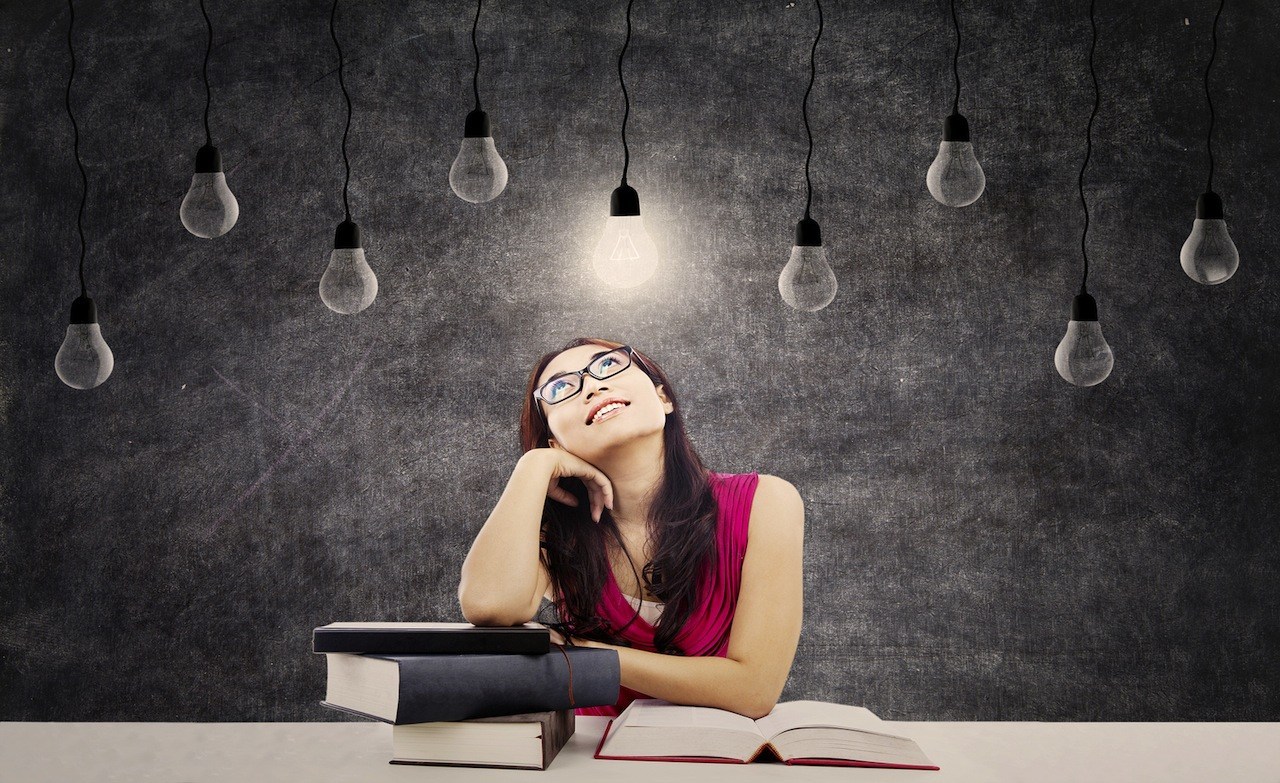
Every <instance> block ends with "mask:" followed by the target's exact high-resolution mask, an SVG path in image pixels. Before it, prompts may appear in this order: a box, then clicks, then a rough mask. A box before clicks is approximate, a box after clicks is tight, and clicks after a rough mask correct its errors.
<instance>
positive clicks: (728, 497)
mask: <svg viewBox="0 0 1280 783" xmlns="http://www.w3.org/2000/svg"><path fill="white" fill-rule="evenodd" d="M759 480H760V474H759V473H716V472H714V471H711V472H710V481H711V492H712V494H713V496H714V497H715V499H716V503H717V505H718V506H719V509H720V510H719V514H718V517H717V525H716V557H717V560H718V561H719V563H720V564H721V567H720V568H715V569H711V568H708V567H707V566H706V565H704V566H703V569H702V580H701V584H700V586H699V588H698V594H699V596H700V597H701V600H700V601H699V602H698V606H697V608H695V609H694V610H693V613H692V614H691V615H690V616H689V619H688V621H686V622H685V624H684V627H683V628H682V629H680V632H679V633H678V634H676V638H675V643H676V646H678V647H679V648H680V649H681V650H683V651H684V652H685V654H686V655H690V656H694V655H718V656H720V657H722V658H723V657H725V656H726V655H728V653H729V629H730V628H731V627H732V625H733V613H734V609H736V608H737V605H738V588H739V587H740V586H741V584H742V561H743V559H744V558H745V557H746V556H747V530H748V527H749V522H750V518H751V501H752V499H753V498H754V497H755V492H756V485H757V484H758V483H759ZM713 571H714V572H715V573H712V572H713ZM598 610H599V612H600V615H601V616H602V617H604V618H605V619H606V620H608V621H609V624H610V625H611V626H612V627H614V628H621V629H622V630H621V632H620V633H619V635H620V636H622V637H623V638H624V639H626V640H627V641H629V642H630V643H631V644H632V645H633V646H634V647H635V648H636V649H640V650H644V651H646V652H655V651H656V650H655V648H654V645H653V639H654V634H655V628H654V627H653V626H652V625H650V624H649V622H648V621H647V620H645V619H644V618H643V617H641V616H639V615H638V614H636V610H635V607H634V605H632V604H631V603H629V602H628V601H627V597H626V595H624V594H623V592H622V588H620V587H619V586H618V582H617V580H616V579H615V578H614V576H613V571H612V570H610V571H609V577H608V579H607V580H606V581H605V587H604V592H603V594H602V595H601V597H600V603H599V605H598ZM632 618H634V619H632ZM646 698H649V696H647V695H646V694H643V693H641V692H639V691H635V690H632V689H631V688H628V687H626V686H625V685H624V686H621V687H620V688H619V690H618V703H617V704H615V705H613V706H602V707H578V708H577V709H575V710H574V713H575V714H576V715H604V716H607V717H615V716H617V715H619V714H621V712H622V711H623V710H624V709H626V707H627V705H628V704H630V703H631V702H632V700H633V699H646Z"/></svg>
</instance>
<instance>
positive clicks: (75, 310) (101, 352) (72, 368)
mask: <svg viewBox="0 0 1280 783" xmlns="http://www.w3.org/2000/svg"><path fill="white" fill-rule="evenodd" d="M114 368H115V356H114V355H113V354H112V353H111V346H109V345H107V341H106V340H104V339H102V329H101V328H100V327H99V326H98V312H97V308H96V307H95V306H94V304H93V300H92V299H90V298H89V297H87V296H78V297H76V298H75V301H73V302H72V303H71V323H70V324H68V325H67V334H66V337H64V338H63V340H62V346H61V347H60V348H58V355H57V356H56V357H55V358H54V360H53V369H54V371H55V372H57V373H58V378H60V379H61V380H62V382H63V383H65V384H66V385H68V386H70V387H71V388H73V389H92V388H93V387H95V386H97V385H99V384H101V383H102V382H103V381H105V380H106V379H107V376H109V375H111V371H112V370H113V369H114Z"/></svg>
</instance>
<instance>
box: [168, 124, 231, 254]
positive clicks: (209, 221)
mask: <svg viewBox="0 0 1280 783" xmlns="http://www.w3.org/2000/svg"><path fill="white" fill-rule="evenodd" d="M178 215H179V216H180V217H181V218H182V225H184V226H186V228H187V231H190V232H191V233H192V234H195V235H196V236H198V237H202V238H204V239H213V238H214V237H220V236H222V235H223V234H225V233H227V232H228V231H230V230H231V227H232V226H234V225H235V224H236V218H238V217H240V204H239V203H238V202H237V201H236V197H235V195H233V194H232V193H231V189H230V188H228V187H227V177H226V175H225V174H223V173H222V156H221V155H220V154H219V153H218V148H217V147H211V146H209V145H207V144H206V145H205V146H203V147H201V148H200V150H199V151H198V152H196V173H195V174H194V175H193V176H192V177H191V187H190V188H188V189H187V195H186V196H184V197H183V198H182V207H181V208H180V209H179V210H178Z"/></svg>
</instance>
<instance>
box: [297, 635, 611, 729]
mask: <svg viewBox="0 0 1280 783" xmlns="http://www.w3.org/2000/svg"><path fill="white" fill-rule="evenodd" d="M561 649H562V648H560V647H556V648H554V649H552V651H551V652H549V653H546V654H544V655H393V654H381V653H377V654H375V653H365V654H355V653H325V659H326V661H327V662H328V688H327V691H326V693H325V699H324V701H322V702H321V704H322V705H324V706H326V707H333V708H335V709H339V710H343V711H345V712H352V713H355V714H358V715H363V716H365V717H370V718H374V719H376V720H381V721H384V722H386V723H392V724H400V723H427V722H431V721H461V720H470V719H472V718H487V717H492V716H498V715H511V714H515V713H525V712H543V711H547V710H564V709H570V708H577V707H600V706H605V705H612V704H616V703H617V701H618V697H619V692H620V688H621V668H620V666H619V662H618V651H617V650H608V649H603V648H599V647H564V648H563V652H561ZM566 658H567V659H566ZM571 685H572V703H571V701H570V686H571Z"/></svg>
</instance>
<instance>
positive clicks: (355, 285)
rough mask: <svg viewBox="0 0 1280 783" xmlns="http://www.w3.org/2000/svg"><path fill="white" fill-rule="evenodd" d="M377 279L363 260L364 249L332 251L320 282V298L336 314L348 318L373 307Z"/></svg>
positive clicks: (376, 290)
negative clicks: (370, 306) (347, 316)
mask: <svg viewBox="0 0 1280 783" xmlns="http://www.w3.org/2000/svg"><path fill="white" fill-rule="evenodd" d="M377 295H378V278H377V276H376V275H374V273H373V269H371V268H370V267H369V263H368V262H367V261H365V259H364V248H362V247H344V248H335V249H334V251H333V252H332V253H330V254H329V266H328V268H326V269H325V270H324V275H323V276H321V278H320V298H321V299H323V300H324V303H325V305H326V306H328V308H329V309H330V310H332V311H334V312H335V313H342V314H343V315H351V314H352V313H358V312H360V311H361V310H363V309H365V308H366V307H368V306H369V305H371V304H373V300H374V297H376V296H377Z"/></svg>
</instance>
